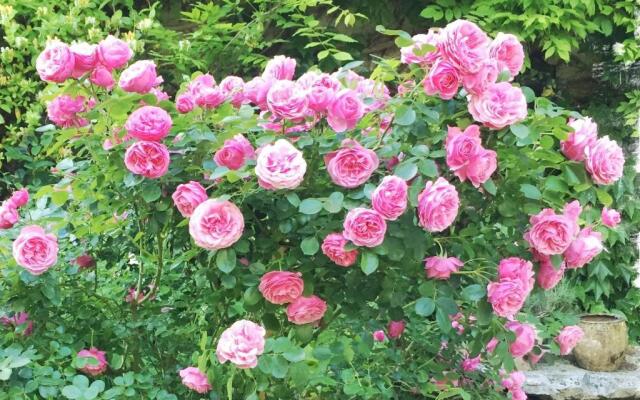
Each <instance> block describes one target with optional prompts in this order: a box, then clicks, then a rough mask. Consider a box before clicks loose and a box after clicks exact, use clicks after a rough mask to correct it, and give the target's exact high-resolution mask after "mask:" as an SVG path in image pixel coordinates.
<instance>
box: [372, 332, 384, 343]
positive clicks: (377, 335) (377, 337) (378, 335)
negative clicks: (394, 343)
mask: <svg viewBox="0 0 640 400" xmlns="http://www.w3.org/2000/svg"><path fill="white" fill-rule="evenodd" d="M373 340H375V341H376V342H384V341H385V340H387V335H385V334H384V331H383V330H380V329H379V330H377V331H375V332H373Z"/></svg>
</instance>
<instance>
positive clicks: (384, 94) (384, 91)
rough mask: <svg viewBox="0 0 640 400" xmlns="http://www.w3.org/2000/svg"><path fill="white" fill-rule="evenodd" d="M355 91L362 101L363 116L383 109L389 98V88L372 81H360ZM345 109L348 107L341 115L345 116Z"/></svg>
mask: <svg viewBox="0 0 640 400" xmlns="http://www.w3.org/2000/svg"><path fill="white" fill-rule="evenodd" d="M355 90H356V93H358V94H359V95H360V99H361V100H362V106H363V112H364V114H367V113H370V112H372V111H377V110H380V109H383V108H384V107H385V106H386V105H387V102H388V101H389V99H390V98H391V96H390V94H389V88H388V87H387V86H386V85H385V84H384V83H382V82H378V81H375V80H373V79H368V78H367V79H363V80H361V81H360V82H358V86H356V89H355ZM345 108H348V107H343V111H342V113H343V114H345V115H346V113H345ZM347 119H348V118H347ZM327 122H328V121H327ZM349 129H351V128H349Z"/></svg>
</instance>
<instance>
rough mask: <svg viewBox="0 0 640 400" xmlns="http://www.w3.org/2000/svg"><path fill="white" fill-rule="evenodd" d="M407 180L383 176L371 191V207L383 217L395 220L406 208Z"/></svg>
mask: <svg viewBox="0 0 640 400" xmlns="http://www.w3.org/2000/svg"><path fill="white" fill-rule="evenodd" d="M407 193H408V187H407V182H406V181H405V180H404V179H402V178H399V177H397V176H393V175H391V176H385V177H384V178H383V179H382V182H380V184H379V185H378V187H377V188H375V190H374V191H373V193H371V207H373V209H374V210H376V211H377V212H379V213H380V215H382V216H383V217H384V218H386V219H388V220H390V221H395V220H396V219H398V217H399V216H401V215H402V214H403V213H404V211H405V210H406V209H407Z"/></svg>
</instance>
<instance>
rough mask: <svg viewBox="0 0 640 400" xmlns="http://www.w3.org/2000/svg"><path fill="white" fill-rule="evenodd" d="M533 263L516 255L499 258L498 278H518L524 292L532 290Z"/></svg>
mask: <svg viewBox="0 0 640 400" xmlns="http://www.w3.org/2000/svg"><path fill="white" fill-rule="evenodd" d="M533 276H534V273H533V264H531V262H530V261H527V260H523V259H522V258H518V257H509V258H504V259H502V260H500V264H499V265H498V279H499V280H505V279H507V280H509V279H513V280H519V281H520V282H521V283H522V287H523V289H524V290H525V292H527V293H529V292H531V290H533V285H534V279H533Z"/></svg>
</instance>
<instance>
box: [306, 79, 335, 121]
mask: <svg viewBox="0 0 640 400" xmlns="http://www.w3.org/2000/svg"><path fill="white" fill-rule="evenodd" d="M335 96H336V91H335V90H333V89H330V88H328V87H325V86H322V85H313V86H311V87H310V88H309V89H307V100H308V102H309V108H310V109H311V110H313V111H314V112H315V113H317V114H324V113H326V112H327V108H328V107H329V105H331V103H332V102H333V99H334V98H335Z"/></svg>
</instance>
